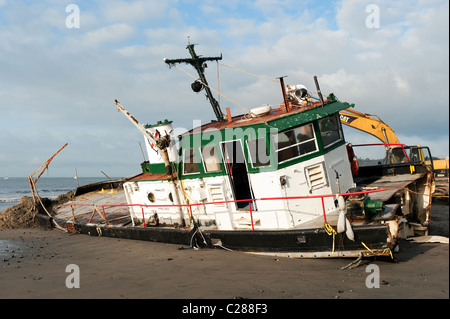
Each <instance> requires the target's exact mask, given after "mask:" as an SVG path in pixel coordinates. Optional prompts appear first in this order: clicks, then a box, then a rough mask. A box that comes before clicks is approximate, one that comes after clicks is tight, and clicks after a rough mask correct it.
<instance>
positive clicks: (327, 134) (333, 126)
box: [319, 114, 342, 147]
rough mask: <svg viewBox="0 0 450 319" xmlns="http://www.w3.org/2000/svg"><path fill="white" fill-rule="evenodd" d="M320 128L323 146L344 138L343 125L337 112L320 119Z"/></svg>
mask: <svg viewBox="0 0 450 319" xmlns="http://www.w3.org/2000/svg"><path fill="white" fill-rule="evenodd" d="M319 128H320V136H321V137H322V143H323V147H327V146H330V145H332V144H334V143H336V142H338V141H341V140H342V130H341V125H340V121H339V119H338V117H337V115H336V114H335V115H331V116H328V117H325V118H323V119H321V120H319Z"/></svg>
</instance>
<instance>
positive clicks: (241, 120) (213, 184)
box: [124, 95, 355, 230]
mask: <svg viewBox="0 0 450 319" xmlns="http://www.w3.org/2000/svg"><path fill="white" fill-rule="evenodd" d="M295 102H296V101H295ZM295 102H293V101H290V102H289V103H284V104H281V105H280V107H277V108H271V107H268V106H264V107H262V108H258V109H254V110H251V112H250V113H249V114H244V115H239V116H234V117H231V116H230V115H229V113H228V117H227V119H226V120H224V121H220V122H219V121H217V122H211V123H209V124H205V125H202V126H200V127H197V128H194V129H192V130H191V131H189V132H186V133H185V134H183V135H180V136H178V142H177V143H175V138H174V137H173V136H171V143H170V145H169V147H168V148H167V150H168V154H169V161H170V164H171V167H170V169H171V170H172V172H173V176H174V177H175V178H172V180H171V179H170V178H168V175H167V172H166V167H165V163H164V159H163V158H162V154H161V152H160V151H159V150H158V149H156V148H155V147H154V145H153V144H152V143H151V141H149V140H147V139H146V147H147V154H148V157H149V161H148V162H144V163H142V170H143V172H142V174H140V175H138V176H135V177H133V178H131V179H129V180H128V181H127V182H125V183H124V189H125V194H126V197H127V201H128V203H131V204H133V203H135V204H143V203H144V204H147V205H145V206H142V205H139V206H132V207H131V208H130V211H131V214H132V220H133V223H134V224H142V223H144V224H145V223H146V224H147V225H159V226H164V225H167V226H174V225H175V226H176V225H179V226H182V225H189V224H190V223H191V222H192V221H194V222H195V223H197V224H198V225H199V226H205V227H208V226H209V227H212V228H216V229H219V230H235V229H261V230H263V229H264V230H268V229H274V230H275V229H289V228H297V227H302V228H304V227H307V226H308V225H311V227H317V226H318V225H323V222H324V216H323V215H324V213H323V211H324V209H325V212H326V214H327V215H328V214H331V215H337V214H338V208H337V206H338V205H337V201H336V199H335V198H332V197H329V198H324V199H323V203H322V200H321V199H320V198H311V199H289V198H290V197H296V196H313V195H324V194H337V193H343V192H346V191H348V190H349V189H351V188H353V187H354V186H355V184H354V182H353V177H352V172H351V168H350V162H349V158H348V154H347V149H346V143H345V140H344V136H343V132H342V127H341V122H340V119H339V111H341V110H343V109H345V108H348V107H350V105H349V104H347V103H342V102H339V101H337V100H336V99H335V98H334V96H333V95H330V96H329V97H328V98H327V100H326V101H324V102H323V103H321V102H308V103H295ZM146 129H147V130H149V132H151V133H152V134H153V135H156V136H158V135H161V134H171V133H172V131H173V129H172V123H171V122H169V121H167V120H166V121H164V122H159V123H157V124H156V125H151V126H149V125H148V126H146ZM188 204H189V206H187V205H188Z"/></svg>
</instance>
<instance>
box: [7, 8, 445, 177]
mask: <svg viewBox="0 0 450 319" xmlns="http://www.w3.org/2000/svg"><path fill="white" fill-rule="evenodd" d="M370 3H372V1H351V0H343V1H338V2H331V3H329V4H328V5H324V4H317V3H315V2H310V1H302V2H298V1H294V0H292V1H291V0H286V1H271V0H263V1H244V2H243V1H234V0H233V1H226V2H217V1H205V2H202V4H199V3H197V2H195V1H190V0H184V1H169V2H166V1H140V0H137V1H121V0H114V1H106V0H102V1H98V2H95V3H94V2H88V1H79V2H77V4H78V5H79V7H80V14H81V27H80V29H67V28H66V27H65V18H66V16H67V13H66V12H65V4H60V3H59V2H56V1H51V0H48V1H41V2H34V3H33V2H32V3H30V2H27V1H1V0H0V8H1V11H0V52H1V54H0V67H1V70H2V72H1V74H0V81H1V85H0V111H1V115H0V127H1V130H0V176H2V175H8V176H14V175H19V176H24V175H26V174H28V173H30V172H29V171H31V172H32V171H34V169H36V167H34V166H33V165H34V164H33V163H32V164H31V165H30V163H29V162H27V159H28V158H33V157H35V158H36V161H39V160H42V162H43V161H45V160H47V158H48V157H49V156H50V155H51V154H53V152H55V151H56V150H58V149H59V148H60V147H61V146H62V145H63V144H64V143H65V142H69V147H68V148H67V150H64V152H63V153H61V154H59V155H58V157H59V156H61V160H60V161H58V162H55V163H58V164H57V165H56V164H55V169H54V172H55V173H56V172H58V174H60V175H63V176H64V175H65V176H71V175H72V174H73V167H74V166H79V165H81V164H82V165H83V169H80V170H79V173H80V174H84V176H86V175H89V174H94V175H95V174H98V172H99V171H100V169H104V171H110V172H111V173H110V174H108V175H110V176H112V175H116V176H125V175H129V172H130V171H132V172H135V171H136V170H139V162H140V161H141V160H142V158H141V154H140V150H139V146H138V142H139V141H140V142H142V137H141V134H140V133H139V132H138V131H137V130H136V129H135V128H134V127H132V126H131V124H130V123H128V121H127V119H125V118H124V117H123V115H121V114H119V113H117V112H116V109H115V106H114V103H113V100H114V99H115V98H117V99H119V101H121V103H122V105H124V106H125V107H126V108H127V110H128V111H130V112H131V113H132V114H133V115H134V116H135V117H136V118H137V119H138V120H140V121H141V122H143V123H147V122H149V123H154V122H156V121H158V120H164V119H165V118H168V119H170V120H173V121H174V127H176V128H177V129H182V128H186V129H190V128H191V126H192V119H200V120H201V121H202V122H203V123H206V122H208V121H210V120H211V119H214V118H215V117H214V114H213V112H212V110H211V107H210V105H209V103H208V101H207V100H206V99H205V97H204V94H203V93H202V92H201V93H199V94H195V93H193V92H192V91H191V89H190V83H191V82H192V79H191V78H190V77H188V76H187V75H186V74H184V73H183V72H181V71H179V70H178V69H176V68H172V69H169V67H168V66H167V65H166V64H165V63H164V62H163V58H181V57H189V53H188V52H187V50H186V44H187V41H188V40H187V39H188V38H187V37H188V36H190V41H191V43H196V44H198V45H197V46H196V50H197V53H198V54H201V55H203V56H218V55H220V54H221V53H222V54H223V60H222V61H221V63H223V64H226V65H229V66H233V67H235V68H237V69H242V70H245V71H247V72H251V73H254V74H258V75H262V76H265V77H269V78H271V79H275V78H276V77H279V76H284V75H287V76H288V77H287V78H286V79H285V81H287V82H288V83H292V84H300V83H302V84H305V85H306V86H307V87H308V88H310V89H311V90H315V89H314V82H313V76H314V75H317V76H318V78H319V82H320V85H321V89H322V91H323V92H324V93H325V94H327V93H330V92H333V93H335V94H336V95H337V97H338V98H339V99H341V100H343V101H348V102H350V103H355V104H356V108H357V109H358V110H360V111H362V112H367V113H373V114H377V115H379V116H380V117H381V118H382V119H383V120H384V121H386V122H387V123H388V124H389V125H391V126H392V127H393V128H394V129H395V131H396V133H397V135H398V136H399V138H400V140H401V141H403V142H404V143H413V144H421V145H430V148H431V147H432V153H433V154H434V155H436V156H448V130H449V127H448V104H449V101H448V93H449V92H448V85H449V83H448V69H449V68H448V66H449V65H448V60H449V54H448V36H449V34H448V1H444V0H442V1H438V0H436V1H432V2H430V1H413V2H400V1H388V0H380V1H377V5H378V6H379V8H380V28H374V29H369V28H367V27H366V25H365V20H366V18H367V15H368V14H369V13H367V12H366V7H367V5H368V4H370ZM180 66H181V67H182V68H183V69H185V70H186V71H187V72H189V73H191V74H194V75H195V70H194V69H193V68H192V67H191V66H190V65H180ZM206 72H207V76H208V81H209V82H210V85H211V86H212V87H213V88H218V87H219V86H220V91H221V92H222V93H223V94H225V95H226V96H228V97H229V98H231V99H233V100H234V101H236V102H238V103H239V104H240V105H242V106H244V107H247V108H252V107H256V106H260V105H262V104H279V103H280V102H281V100H282V97H281V92H280V87H279V83H277V82H271V81H268V80H266V79H263V78H261V77H254V76H251V75H248V74H245V73H241V72H238V71H236V70H232V69H229V68H225V67H223V66H219V74H220V81H219V82H218V81H217V65H216V64H215V63H208V68H207V69H206ZM216 97H217V95H216ZM221 103H222V109H223V110H224V109H225V107H230V108H231V109H232V113H233V114H240V113H243V112H244V111H243V110H242V109H241V108H239V107H238V106H236V105H234V104H232V103H230V102H229V101H227V100H226V99H224V98H221ZM346 131H348V133H346V136H347V137H349V138H355V140H361V141H362V140H364V139H367V137H364V135H362V136H357V133H355V132H352V131H351V130H346ZM434 150H435V151H434ZM6 154H8V155H6ZM3 170H8V172H7V173H3ZM9 171H10V172H9ZM25 171H26V172H25ZM80 171H81V172H80ZM108 173H109V172H108Z"/></svg>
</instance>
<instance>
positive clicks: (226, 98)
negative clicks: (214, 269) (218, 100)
mask: <svg viewBox="0 0 450 319" xmlns="http://www.w3.org/2000/svg"><path fill="white" fill-rule="evenodd" d="M174 65H175V67H176V68H177V69H179V70H181V71H183V72H184V73H186V74H187V75H189V76H190V77H191V78H193V79H195V80H196V81H197V82H199V83H201V84H203V85H204V86H206V87H208V88H209V89H211V90H213V91H214V92H216V93H217V94H218V95H221V96H223V97H224V98H226V99H227V100H228V101H230V102H231V103H233V104H235V105H237V106H239V107H240V108H241V109H243V110H245V111H246V112H248V113H252V114H253V115H254V116H256V117H257V118H259V119H260V120H261V121H263V122H264V123H265V124H266V125H267V126H269V127H270V125H269V123H267V122H266V121H264V120H263V119H262V118H261V117H260V116H259V115H258V114H254V113H253V112H250V110H248V109H246V108H245V107H243V106H242V105H240V104H239V103H237V102H235V101H233V100H232V99H230V98H229V97H227V96H225V95H223V94H222V93H220V92H218V91H217V90H215V89H213V88H212V87H210V86H209V85H206V84H205V83H203V82H202V81H200V80H199V79H197V78H196V77H195V76H193V75H192V74H190V73H189V72H187V71H186V70H184V69H182V68H180V67H179V66H178V65H176V64H174Z"/></svg>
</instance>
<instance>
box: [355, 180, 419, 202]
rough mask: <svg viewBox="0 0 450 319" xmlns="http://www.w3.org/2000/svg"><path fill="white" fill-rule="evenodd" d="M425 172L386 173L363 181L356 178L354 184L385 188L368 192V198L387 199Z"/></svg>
mask: <svg viewBox="0 0 450 319" xmlns="http://www.w3.org/2000/svg"><path fill="white" fill-rule="evenodd" d="M424 175H425V173H419V174H413V175H406V174H402V175H387V176H382V177H380V178H379V179H377V180H375V181H370V182H365V181H364V180H356V184H357V185H358V186H364V187H368V188H371V187H374V188H375V187H377V188H385V189H386V191H384V192H378V193H373V194H370V198H371V199H373V200H381V201H387V200H389V199H390V198H391V197H392V196H394V194H395V193H396V192H398V191H399V190H401V189H404V188H406V187H407V186H408V185H410V184H412V183H413V182H414V181H416V180H418V179H420V178H422V177H423V176H424Z"/></svg>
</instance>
